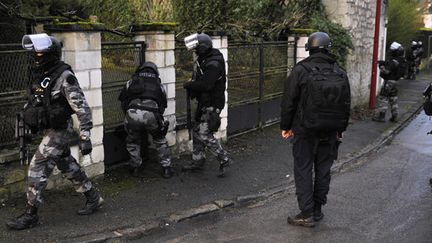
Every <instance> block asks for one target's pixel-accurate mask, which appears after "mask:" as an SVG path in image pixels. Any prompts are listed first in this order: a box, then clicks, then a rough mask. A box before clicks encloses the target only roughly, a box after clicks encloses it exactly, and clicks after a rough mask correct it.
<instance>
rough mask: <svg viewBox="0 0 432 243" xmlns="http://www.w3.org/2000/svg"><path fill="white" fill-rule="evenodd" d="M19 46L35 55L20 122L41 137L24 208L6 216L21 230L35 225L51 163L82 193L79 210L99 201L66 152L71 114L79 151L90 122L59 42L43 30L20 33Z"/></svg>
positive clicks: (86, 142) (88, 210)
mask: <svg viewBox="0 0 432 243" xmlns="http://www.w3.org/2000/svg"><path fill="white" fill-rule="evenodd" d="M22 44H23V47H24V48H25V49H27V50H30V51H31V53H32V56H33V58H34V67H33V71H34V73H35V74H36V79H35V82H34V83H33V84H32V86H31V88H30V92H29V100H28V102H27V104H26V105H25V106H24V123H25V124H26V125H27V126H28V127H29V128H30V129H31V130H32V131H33V132H36V131H39V132H40V133H42V134H43V139H42V142H41V143H40V145H39V148H38V149H37V150H36V153H35V154H34V156H33V158H32V160H31V162H30V165H29V168H28V187H27V209H26V211H25V212H24V213H23V214H22V215H21V216H19V217H17V218H16V219H13V220H11V221H9V222H7V226H9V228H11V229H16V230H21V229H26V228H31V227H33V226H36V224H37V223H38V220H39V217H38V215H37V211H38V207H39V206H40V205H41V204H42V202H43V197H42V194H43V192H44V190H45V188H46V186H47V179H48V177H49V176H50V175H51V173H52V171H53V169H54V167H55V166H57V168H58V169H59V170H60V171H61V172H62V173H63V175H65V176H66V178H68V179H69V180H70V181H71V182H72V184H73V185H74V187H75V190H76V191H77V192H81V193H84V195H85V197H86V198H87V201H86V204H85V206H84V207H83V208H82V209H80V210H78V212H77V213H78V214H80V215H86V214H92V213H93V212H94V211H95V210H97V209H98V208H99V207H100V206H101V205H102V203H103V199H102V197H100V196H99V193H98V192H97V191H96V190H95V188H94V187H93V185H92V183H91V182H90V180H89V179H88V177H87V176H86V174H85V172H84V170H83V169H82V168H81V166H80V165H79V164H78V163H77V161H76V160H75V158H74V157H72V155H71V151H70V147H69V142H70V140H72V139H73V138H74V134H75V133H74V130H73V124H72V119H71V115H72V114H74V113H75V114H76V115H77V117H78V120H79V123H80V142H79V147H80V150H81V153H82V154H83V155H87V154H90V153H91V151H92V143H91V140H90V129H91V128H92V127H93V123H92V117H91V111H90V107H89V105H88V104H87V101H86V99H85V97H84V93H83V91H82V90H81V88H80V86H79V83H78V81H77V79H76V77H75V75H74V73H73V71H72V69H71V67H70V66H69V65H67V64H66V63H64V62H62V61H60V59H61V43H60V42H59V41H58V40H57V39H56V38H54V37H52V36H48V35H46V34H35V35H25V36H24V37H23V40H22Z"/></svg>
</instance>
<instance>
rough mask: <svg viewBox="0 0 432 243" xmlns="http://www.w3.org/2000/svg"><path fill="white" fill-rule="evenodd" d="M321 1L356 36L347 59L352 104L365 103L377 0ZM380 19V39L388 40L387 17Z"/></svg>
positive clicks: (370, 68)
mask: <svg viewBox="0 0 432 243" xmlns="http://www.w3.org/2000/svg"><path fill="white" fill-rule="evenodd" d="M322 2H323V3H324V5H325V6H326V10H327V12H328V14H330V16H331V17H332V18H333V19H334V20H335V21H336V22H337V23H340V24H341V25H342V26H343V27H345V28H347V29H348V30H349V31H350V33H351V35H352V37H353V44H354V48H355V50H354V51H353V52H352V53H351V55H350V56H349V57H348V61H347V72H348V76H349V79H350V82H351V90H352V98H353V99H352V105H353V106H356V105H363V104H366V103H368V101H369V87H370V83H371V75H372V54H373V45H374V32H375V12H376V0H322ZM383 9H385V6H383ZM384 11H385V10H383V12H384ZM384 16H385V15H383V18H384ZM381 22H382V25H381V34H380V35H381V38H380V39H381V41H380V42H381V43H383V42H384V41H383V39H384V40H385V37H384V36H385V28H384V24H385V21H384V19H383V20H382V21H381ZM381 50H383V48H381ZM381 53H382V52H381ZM381 56H382V54H381Z"/></svg>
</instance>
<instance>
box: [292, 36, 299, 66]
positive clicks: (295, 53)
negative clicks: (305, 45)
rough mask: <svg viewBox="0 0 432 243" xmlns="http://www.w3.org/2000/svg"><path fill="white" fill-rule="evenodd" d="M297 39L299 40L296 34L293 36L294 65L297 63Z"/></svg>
mask: <svg viewBox="0 0 432 243" xmlns="http://www.w3.org/2000/svg"><path fill="white" fill-rule="evenodd" d="M298 40H299V37H298V36H296V37H294V55H293V56H294V65H296V64H297V46H298Z"/></svg>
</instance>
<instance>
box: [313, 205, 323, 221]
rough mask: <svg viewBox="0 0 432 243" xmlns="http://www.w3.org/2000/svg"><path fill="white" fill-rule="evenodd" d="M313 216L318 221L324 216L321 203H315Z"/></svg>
mask: <svg viewBox="0 0 432 243" xmlns="http://www.w3.org/2000/svg"><path fill="white" fill-rule="evenodd" d="M313 218H314V220H315V221H316V222H318V221H320V220H321V219H323V218H324V214H323V213H322V211H321V204H315V206H314V210H313Z"/></svg>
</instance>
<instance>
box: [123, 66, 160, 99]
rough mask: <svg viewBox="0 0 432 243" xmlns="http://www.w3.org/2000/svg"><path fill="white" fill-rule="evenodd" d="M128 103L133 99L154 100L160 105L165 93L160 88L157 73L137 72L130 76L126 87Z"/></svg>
mask: <svg viewBox="0 0 432 243" xmlns="http://www.w3.org/2000/svg"><path fill="white" fill-rule="evenodd" d="M127 97H128V103H130V102H131V101H132V100H134V99H143V100H144V99H150V100H154V101H155V102H156V103H157V104H158V106H159V107H161V105H162V103H163V100H164V99H165V95H164V93H163V92H162V89H161V81H160V79H159V77H158V75H156V74H153V73H137V74H135V75H134V76H133V77H132V80H131V81H130V85H129V87H128V88H127Z"/></svg>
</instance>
